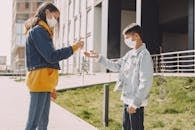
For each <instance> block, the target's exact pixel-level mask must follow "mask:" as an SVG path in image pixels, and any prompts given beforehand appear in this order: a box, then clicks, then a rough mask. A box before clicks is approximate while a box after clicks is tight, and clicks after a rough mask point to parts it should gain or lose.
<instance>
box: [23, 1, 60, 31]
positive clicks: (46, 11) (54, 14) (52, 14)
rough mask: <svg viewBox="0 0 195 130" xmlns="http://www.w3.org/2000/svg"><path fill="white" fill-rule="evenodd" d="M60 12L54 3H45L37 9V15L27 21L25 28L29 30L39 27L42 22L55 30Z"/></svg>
mask: <svg viewBox="0 0 195 130" xmlns="http://www.w3.org/2000/svg"><path fill="white" fill-rule="evenodd" d="M59 17H60V11H59V10H58V8H57V7H56V6H55V5H53V4H52V3H49V2H45V3H43V4H41V6H40V7H39V8H38V9H37V11H36V13H35V15H34V16H33V17H32V18H30V19H29V20H27V22H26V24H25V27H26V29H27V30H29V29H30V28H32V27H34V26H35V25H37V23H38V22H39V21H40V20H42V21H44V22H45V23H47V24H48V25H49V27H50V28H53V27H54V26H55V24H56V23H57V22H58V21H59Z"/></svg>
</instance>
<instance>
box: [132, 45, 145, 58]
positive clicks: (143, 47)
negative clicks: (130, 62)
mask: <svg viewBox="0 0 195 130" xmlns="http://www.w3.org/2000/svg"><path fill="white" fill-rule="evenodd" d="M144 49H146V45H145V43H143V45H142V46H140V47H139V48H138V49H136V50H135V49H132V53H131V55H132V56H137V55H138V54H139V53H140V52H141V51H142V50H144Z"/></svg>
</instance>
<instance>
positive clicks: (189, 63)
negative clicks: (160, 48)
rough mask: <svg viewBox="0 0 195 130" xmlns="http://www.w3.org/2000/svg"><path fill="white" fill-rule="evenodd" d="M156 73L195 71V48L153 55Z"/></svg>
mask: <svg viewBox="0 0 195 130" xmlns="http://www.w3.org/2000/svg"><path fill="white" fill-rule="evenodd" d="M152 59H153V63H154V72H155V73H194V72H195V50H188V51H176V52H169V53H161V54H155V55H152Z"/></svg>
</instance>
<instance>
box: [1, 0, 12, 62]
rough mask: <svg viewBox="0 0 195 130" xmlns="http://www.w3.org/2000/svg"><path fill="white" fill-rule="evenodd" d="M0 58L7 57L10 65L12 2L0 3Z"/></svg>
mask: <svg viewBox="0 0 195 130" xmlns="http://www.w3.org/2000/svg"><path fill="white" fill-rule="evenodd" d="M0 17H1V18H0V56H7V64H8V65H10V53H11V26H12V21H11V19H12V0H1V1H0Z"/></svg>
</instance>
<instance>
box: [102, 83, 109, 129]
mask: <svg viewBox="0 0 195 130" xmlns="http://www.w3.org/2000/svg"><path fill="white" fill-rule="evenodd" d="M108 110H109V85H108V84H104V105H103V124H104V127H107V126H108V114H109V111H108Z"/></svg>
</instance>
